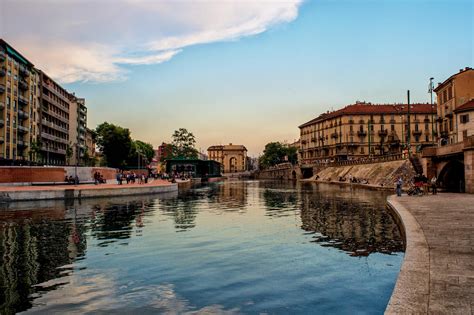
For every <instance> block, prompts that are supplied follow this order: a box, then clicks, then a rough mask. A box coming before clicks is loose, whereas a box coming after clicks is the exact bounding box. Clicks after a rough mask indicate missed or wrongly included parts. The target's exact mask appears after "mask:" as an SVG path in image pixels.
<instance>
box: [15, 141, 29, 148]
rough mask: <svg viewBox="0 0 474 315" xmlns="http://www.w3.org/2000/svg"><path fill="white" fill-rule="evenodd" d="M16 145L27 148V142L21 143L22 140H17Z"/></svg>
mask: <svg viewBox="0 0 474 315" xmlns="http://www.w3.org/2000/svg"><path fill="white" fill-rule="evenodd" d="M17 145H18V146H20V147H27V146H28V142H26V141H22V140H18V142H17Z"/></svg>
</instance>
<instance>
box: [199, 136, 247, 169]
mask: <svg viewBox="0 0 474 315" xmlns="http://www.w3.org/2000/svg"><path fill="white" fill-rule="evenodd" d="M207 154H208V156H209V160H213V161H217V162H219V163H221V165H222V172H223V173H235V172H243V171H246V170H247V149H246V148H245V146H243V145H237V144H232V143H229V144H228V145H213V146H210V147H209V148H208V149H207Z"/></svg>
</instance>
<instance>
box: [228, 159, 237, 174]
mask: <svg viewBox="0 0 474 315" xmlns="http://www.w3.org/2000/svg"><path fill="white" fill-rule="evenodd" d="M229 168H230V172H231V173H234V172H237V159H236V158H235V157H231V158H230V159H229Z"/></svg>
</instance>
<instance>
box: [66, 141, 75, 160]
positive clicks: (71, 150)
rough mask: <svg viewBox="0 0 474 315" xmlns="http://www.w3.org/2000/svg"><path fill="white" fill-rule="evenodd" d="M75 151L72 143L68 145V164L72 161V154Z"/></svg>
mask: <svg viewBox="0 0 474 315" xmlns="http://www.w3.org/2000/svg"><path fill="white" fill-rule="evenodd" d="M73 153H74V151H73V149H72V146H71V144H68V145H67V146H66V164H67V165H69V164H70V162H71V157H72V154H73Z"/></svg>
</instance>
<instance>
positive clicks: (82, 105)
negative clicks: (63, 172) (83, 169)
mask: <svg viewBox="0 0 474 315" xmlns="http://www.w3.org/2000/svg"><path fill="white" fill-rule="evenodd" d="M86 133H87V107H86V100H85V99H83V98H77V97H76V96H75V95H72V97H71V102H70V110H69V140H70V141H69V146H70V150H72V155H71V156H70V161H68V164H72V165H75V164H77V165H82V164H84V163H85V162H86V161H85V160H84V157H86V155H85V153H86V151H87V146H86Z"/></svg>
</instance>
